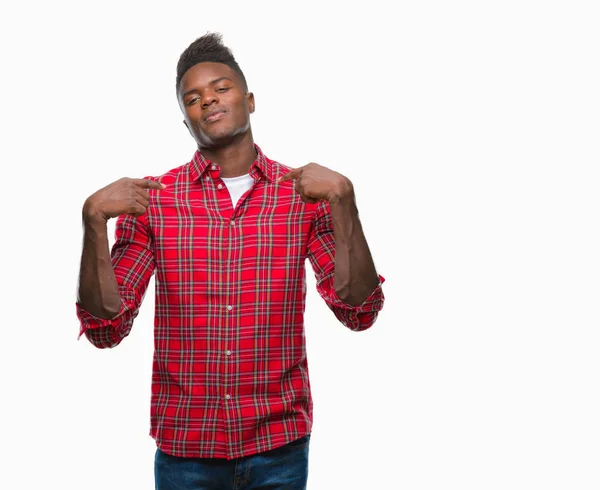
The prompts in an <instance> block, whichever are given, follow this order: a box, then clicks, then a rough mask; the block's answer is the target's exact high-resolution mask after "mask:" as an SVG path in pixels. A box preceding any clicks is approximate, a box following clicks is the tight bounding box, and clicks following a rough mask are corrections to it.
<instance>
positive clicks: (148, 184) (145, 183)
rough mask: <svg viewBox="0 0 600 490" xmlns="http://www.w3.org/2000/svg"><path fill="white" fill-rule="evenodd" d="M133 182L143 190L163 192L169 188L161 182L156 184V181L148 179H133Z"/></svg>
mask: <svg viewBox="0 0 600 490" xmlns="http://www.w3.org/2000/svg"><path fill="white" fill-rule="evenodd" d="M131 182H133V183H134V184H135V185H137V186H138V187H141V188H142V189H158V190H163V189H165V188H166V187H167V186H166V185H165V184H161V183H160V182H156V181H155V180H148V179H131Z"/></svg>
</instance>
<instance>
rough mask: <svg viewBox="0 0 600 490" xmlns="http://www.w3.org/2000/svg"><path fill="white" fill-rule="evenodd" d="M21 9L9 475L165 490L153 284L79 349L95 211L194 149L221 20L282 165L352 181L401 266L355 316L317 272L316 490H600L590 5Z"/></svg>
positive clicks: (10, 69)
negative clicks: (120, 338)
mask: <svg viewBox="0 0 600 490" xmlns="http://www.w3.org/2000/svg"><path fill="white" fill-rule="evenodd" d="M161 3H163V2H161ZM7 4H8V3H5V4H4V5H5V6H4V7H2V11H1V12H0V37H1V39H0V41H1V42H0V49H1V56H2V58H1V59H2V75H1V83H2V89H1V90H0V117H1V124H2V126H1V128H0V129H1V133H0V134H1V135H2V143H1V144H0V152H1V154H0V158H1V160H0V162H1V164H2V177H3V178H2V182H1V190H0V199H1V206H2V210H3V223H2V240H1V242H0V243H1V245H0V246H1V247H2V254H1V260H2V284H3V290H4V293H3V294H2V316H1V321H0V323H1V325H2V327H1V328H2V332H3V334H2V338H1V341H0V349H1V356H0V363H1V365H0V368H1V370H0V375H1V376H2V380H1V384H0V386H1V392H0V394H1V403H0V411H1V414H0V423H1V427H2V428H1V430H0V447H1V448H2V452H3V456H2V467H3V469H2V471H1V472H0V487H1V488H6V489H34V488H35V489H37V488H61V489H62V488H78V489H106V488H110V489H114V490H119V489H150V488H153V484H154V483H153V482H154V479H153V458H154V452H155V444H154V441H153V440H152V439H151V438H150V436H149V435H148V430H149V410H150V374H151V359H152V321H153V306H154V291H153V283H152V284H151V286H150V289H149V292H148V294H147V295H146V299H145V302H144V304H143V305H142V308H141V312H140V315H139V317H138V318H137V320H136V322H135V326H134V329H133V331H132V332H131V334H130V336H129V337H128V338H127V339H125V341H124V342H123V343H122V344H121V345H120V346H119V347H117V348H115V349H113V350H97V349H95V348H94V347H92V346H91V344H89V343H88V342H87V341H86V340H85V339H82V340H80V341H79V342H78V341H77V340H76V338H77V333H78V322H77V319H76V316H75V306H74V302H75V291H76V285H77V275H78V270H79V258H80V253H81V238H82V233H81V221H80V217H81V206H82V204H83V201H84V200H85V198H86V197H87V196H88V195H89V194H91V193H92V192H94V191H95V190H97V189H98V188H100V187H103V186H104V185H106V184H108V183H110V182H112V181H114V180H116V179H118V178H120V177H122V176H130V177H142V176H144V175H158V174H161V173H163V172H165V171H166V170H168V169H171V168H173V167H175V166H178V165H181V164H184V163H186V162H187V161H188V160H189V159H190V157H191V156H192V154H193V151H194V142H193V140H192V139H191V137H190V136H189V134H188V133H187V131H186V129H185V127H184V125H183V124H182V115H181V114H180V112H179V108H178V105H177V102H176V98H175V89H174V82H175V67H176V63H177V59H178V57H179V54H180V53H181V52H182V51H183V50H184V49H185V48H186V47H187V45H188V44H189V43H190V42H192V41H193V40H194V39H195V38H197V37H199V36H200V35H202V34H204V33H206V32H207V31H209V30H210V31H217V32H221V33H223V35H224V42H225V44H226V45H228V46H229V47H231V48H232V50H233V52H234V55H235V56H236V58H237V60H238V62H239V64H240V65H241V67H242V69H243V70H244V72H245V74H246V77H247V79H248V82H249V85H250V89H251V90H252V91H253V92H254V93H255V96H256V103H257V110H256V113H255V114H254V115H253V119H252V124H253V129H254V136H255V141H256V142H257V143H258V144H259V145H260V146H261V147H262V148H263V150H264V151H265V152H266V154H267V155H268V156H270V157H271V158H274V159H276V160H279V161H281V162H283V163H286V164H288V165H291V166H299V165H302V164H305V163H308V162H309V161H316V162H319V163H321V164H324V165H327V166H329V167H331V168H333V169H335V170H338V171H340V172H342V173H344V174H345V175H347V176H348V177H349V178H350V179H351V180H352V181H353V182H354V184H355V188H356V193H357V200H358V205H359V210H360V213H361V219H362V222H363V226H364V229H365V233H366V235H367V238H368V241H369V243H370V246H371V249H372V252H373V256H374V258H375V262H376V265H377V267H378V269H379V272H380V273H381V274H383V275H384V276H385V278H386V283H385V285H384V292H385V295H386V304H385V307H384V309H383V311H382V313H381V314H380V317H379V319H378V321H377V323H376V324H375V325H374V327H373V328H372V329H370V330H368V331H366V332H363V333H353V332H350V331H348V330H345V329H344V327H342V326H341V325H340V324H338V323H337V322H336V321H335V319H334V317H333V315H332V314H331V313H330V312H329V310H328V309H327V308H326V306H325V304H324V303H323V301H322V300H321V299H320V298H319V297H318V296H317V294H316V292H315V290H314V278H313V276H312V272H311V270H310V269H309V271H308V272H309V274H308V278H309V286H310V290H309V294H308V296H309V297H308V307H307V311H306V332H307V343H308V355H309V366H310V373H311V381H312V387H313V396H314V402H315V412H314V419H315V423H314V431H313V438H312V443H311V449H310V470H309V473H310V476H309V486H308V488H309V489H310V490H329V489H344V490H349V489H361V490H362V489H383V488H386V489H387V488H393V489H396V488H397V489H403V490H404V489H406V490H421V489H423V490H424V489H436V490H439V489H455V488H456V489H461V490H467V489H474V490H475V489H476V490H481V489H485V490H488V489H502V490H504V489H527V490H529V489H544V490H547V489H578V490H583V489H598V488H600V462H599V458H600V397H599V390H598V386H599V384H600V379H599V378H600V370H599V368H600V355H599V348H600V331H599V320H600V311H599V307H598V305H599V301H600V254H599V251H600V233H599V231H598V210H599V205H600V193H599V192H598V187H599V186H598V184H599V177H600V173H599V170H598V165H599V153H600V152H599V143H598V137H599V130H600V96H599V94H600V90H599V87H600V71H599V66H600V65H599V54H600V53H599V51H600V49H599V46H600V35H599V29H598V25H599V23H600V16H599V15H598V11H597V10H596V8H595V6H596V5H597V3H596V2H592V1H589V2H583V1H574V0H571V1H543V2H542V1H537V2H536V1H527V0H519V1H510V0H504V1H502V2H500V1H497V2H492V1H488V2H481V1H455V2H444V1H426V0H423V1H418V2H417V1H414V2H397V3H395V2H384V1H374V0H371V1H368V2H361V3H353V2H344V3H342V2H339V4H334V3H333V2H326V1H324V0H323V1H320V2H315V3H310V2H306V1H303V2H298V3H297V4H292V3H291V2H290V3H288V2H283V1H280V2H271V3H267V2H238V3H236V2H205V1H194V2H170V3H169V7H166V6H162V5H161V6H158V2H157V3H156V4H154V3H152V2H144V3H142V2H135V3H134V2H125V1H123V2H97V3H96V5H95V6H92V5H91V4H90V2H71V3H67V2H56V1H55V2H18V3H16V2H15V5H18V6H10V7H7V6H6V5H7ZM165 4H166V3H165ZM250 4H251V5H252V6H249V5H250ZM349 4H352V5H349ZM310 281H312V282H310Z"/></svg>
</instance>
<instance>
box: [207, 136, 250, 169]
mask: <svg viewBox="0 0 600 490" xmlns="http://www.w3.org/2000/svg"><path fill="white" fill-rule="evenodd" d="M200 152H201V153H202V155H203V156H204V157H205V158H208V159H209V160H210V161H211V162H213V163H216V164H217V165H219V167H221V177H225V178H227V177H238V176H240V175H245V174H247V173H248V172H249V170H250V167H251V166H252V164H253V163H254V160H255V159H256V149H255V148H254V140H253V138H252V133H251V132H250V131H248V133H246V134H245V135H244V137H243V138H242V139H241V140H239V141H236V142H232V143H231V144H229V145H225V146H222V147H213V148H200Z"/></svg>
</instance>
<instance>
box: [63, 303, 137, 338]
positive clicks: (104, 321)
mask: <svg viewBox="0 0 600 490" xmlns="http://www.w3.org/2000/svg"><path fill="white" fill-rule="evenodd" d="M75 308H76V310H77V318H79V323H80V324H81V328H80V329H79V336H78V337H77V340H79V339H80V338H81V336H82V335H83V334H84V333H85V332H86V330H88V329H93V328H103V327H113V328H114V327H118V326H119V324H120V323H121V320H122V317H123V313H124V311H125V309H126V307H125V303H124V302H123V301H121V308H120V309H119V312H118V313H117V314H116V315H115V316H114V317H112V318H100V317H98V316H95V315H92V314H91V313H90V312H89V311H87V310H84V309H83V308H82V307H81V305H80V304H79V303H78V302H76V303H75Z"/></svg>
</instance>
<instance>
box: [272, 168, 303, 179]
mask: <svg viewBox="0 0 600 490" xmlns="http://www.w3.org/2000/svg"><path fill="white" fill-rule="evenodd" d="M301 172H302V167H300V168H293V169H292V170H291V171H290V172H288V173H287V174H285V175H284V176H283V177H279V181H278V182H286V181H288V180H292V179H297V178H298V176H299V175H300V173H301Z"/></svg>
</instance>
